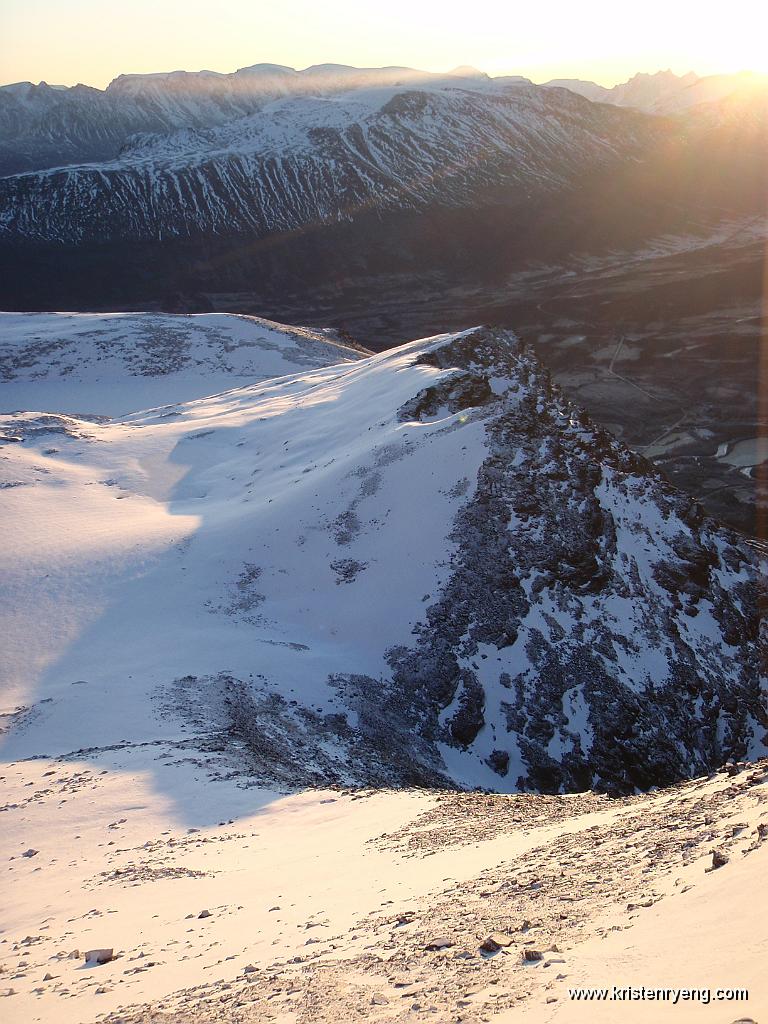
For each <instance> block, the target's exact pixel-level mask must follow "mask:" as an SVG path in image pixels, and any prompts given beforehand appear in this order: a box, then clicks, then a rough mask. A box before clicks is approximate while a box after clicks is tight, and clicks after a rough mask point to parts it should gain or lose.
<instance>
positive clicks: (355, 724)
mask: <svg viewBox="0 0 768 1024" xmlns="http://www.w3.org/2000/svg"><path fill="white" fill-rule="evenodd" d="M2 433H3V440H2V456H3V461H2V467H3V470H2V471H3V476H4V479H3V487H2V490H0V497H1V498H2V502H3V505H4V512H3V516H4V521H5V522H6V523H7V524H8V526H7V536H8V541H7V543H6V545H5V548H4V551H3V553H2V560H3V572H4V576H5V578H6V579H7V581H8V586H7V588H6V589H7V602H8V603H7V605H6V607H5V611H4V612H3V630H4V635H6V636H7V637H10V638H12V639H11V643H10V645H9V646H10V651H9V652H8V657H7V665H8V669H9V675H10V678H9V680H8V684H7V685H8V687H9V690H8V692H9V693H10V694H15V700H16V703H17V705H18V707H17V710H16V712H15V713H14V715H12V716H11V722H12V725H13V727H12V729H11V731H10V732H9V734H8V736H7V737H6V740H5V752H6V754H7V756H9V757H24V756H29V755H30V754H31V753H32V752H33V751H37V752H39V750H40V745H41V742H42V740H41V737H42V736H43V734H44V735H45V736H47V737H48V739H47V740H46V742H47V743H48V744H49V745H50V744H51V743H54V742H55V746H56V752H58V753H65V752H68V751H77V750H81V749H84V748H90V747H93V746H99V747H103V746H104V745H108V744H110V743H115V742H118V741H120V740H121V738H124V737H126V736H128V737H130V738H131V739H132V741H133V740H135V741H142V742H144V741H150V740H152V739H153V737H155V736H157V735H162V734H163V733H164V732H167V728H168V725H167V722H168V720H169V718H170V719H171V720H173V721H176V722H184V721H189V722H191V721H193V720H194V721H197V722H200V723H206V728H209V729H212V730H213V731H214V732H215V733H216V735H217V736H228V737H229V740H227V741H226V742H232V743H235V744H237V745H239V746H238V749H244V750H245V751H246V752H247V755H248V756H249V757H250V758H251V762H252V764H253V766H254V771H255V772H256V773H257V775H258V776H259V777H260V778H262V779H266V780H272V781H273V782H279V783H280V784H281V785H303V784H316V783H318V782H324V783H328V782H334V783H343V784H346V783H348V782H358V783H359V782H363V783H374V784H386V783H397V784H403V783H411V784H412V783H419V784H423V783H429V782H432V783H437V784H440V785H446V784H448V785H457V786H470V787H471V786H477V785H480V786H484V787H488V788H492V789H498V790H501V791H514V790H516V789H533V790H544V791H547V792H557V791H572V790H579V789H585V788H589V787H594V788H597V789H603V790H607V791H609V792H632V791H633V790H634V789H635V788H647V787H649V786H652V785H659V784H664V783H668V782H671V781H673V780H675V779H679V778H683V777H690V776H692V775H695V774H700V773H701V772H705V771H707V770H709V769H710V768H711V767H713V766H717V765H719V764H721V763H722V762H723V761H725V760H726V759H727V758H728V757H734V758H741V757H744V756H749V757H757V756H760V755H761V754H762V753H764V751H765V749H766V742H768V741H767V739H766V727H767V726H768V715H766V709H765V705H764V699H765V692H764V688H763V686H762V683H761V680H762V679H764V677H763V675H762V673H763V671H764V665H762V663H761V650H762V649H763V647H762V646H761V645H763V644H764V637H763V636H761V633H760V631H761V629H764V628H765V626H764V623H761V619H760V615H759V604H760V600H761V593H762V590H761V587H762V582H761V575H760V573H761V569H760V563H759V559H758V556H757V554H756V553H755V551H754V550H753V549H752V548H750V546H749V545H748V544H747V543H746V542H745V541H743V540H742V539H740V538H739V537H738V536H737V535H735V534H734V533H732V532H730V531H727V530H724V529H721V528H719V527H718V526H717V525H716V524H714V523H713V522H711V521H709V520H706V519H705V518H704V517H703V516H702V514H701V512H700V510H699V509H698V507H697V506H696V505H695V503H693V502H692V501H691V500H690V499H687V498H685V497H683V496H682V495H680V494H679V493H677V492H676V491H674V490H673V489H672V488H671V487H670V486H669V485H668V484H667V483H666V482H665V481H664V480H663V479H662V478H661V477H659V476H658V474H656V473H655V472H654V471H653V470H652V469H651V468H650V466H649V465H648V464H647V463H645V462H644V461H643V460H642V459H640V458H638V457H637V456H635V455H633V454H632V453H630V452H629V451H627V450H626V449H624V448H622V446H621V445H619V444H618V443H617V442H616V441H615V440H613V439H612V438H611V437H610V436H609V435H608V434H607V433H606V432H605V431H603V430H601V429H599V428H596V427H595V426H594V425H592V424H591V423H590V422H589V421H588V419H587V418H586V417H584V416H583V415H581V414H579V413H578V411H577V410H576V409H574V408H573V406H572V405H570V403H568V402H567V401H566V400H565V399H564V398H563V396H562V395H561V394H560V393H559V391H558V390H557V389H556V388H554V387H553V386H552V384H551V382H550V381H549V378H548V375H547V373H546V372H545V371H544V370H543V369H542V367H541V366H540V364H538V362H537V361H536V360H535V359H534V358H533V356H532V355H531V354H530V353H528V352H527V351H526V350H525V349H524V348H523V347H522V346H521V345H520V344H519V342H518V341H517V340H516V339H515V337H514V336H513V335H511V334H509V333H507V332H503V331H494V330H489V329H473V330H469V331H465V332H463V333H461V334H456V335H446V336H440V337H437V338H430V339H425V340H421V341H417V342H412V343H410V344H407V345H404V346H401V347H400V348H398V349H394V350H391V351H388V352H386V353H384V354H382V355H378V356H373V357H369V358H366V359H357V360H355V361H352V362H347V363H342V364H337V365H332V366H326V367H320V368H314V369H313V368H307V369H302V370H301V371H300V372H298V373H294V374H292V375H289V376H285V377H281V378H278V379H272V380H267V381H263V382H262V383H258V384H254V385H250V386H247V387H239V388H236V389H235V390H228V391H226V392H224V393H222V394H219V395H215V396H212V397H209V398H205V399H199V400H194V401H191V402H186V403H182V404H172V405H168V406H161V407H158V408H155V409H152V410H150V411H147V412H136V413H133V414H131V415H128V416H124V417H122V418H120V419H115V420H112V421H95V420H93V419H87V420H86V419H82V418H78V417H77V416H74V415H70V414H64V413H61V414H59V415H52V414H48V415H45V414H40V413H33V412H30V413H21V414H17V415H13V416H9V417H5V418H4V420H3V423H2ZM19 438H20V439H21V440H18V439H19ZM33 637H34V638H35V640H36V642H37V645H38V646H37V650H38V653H37V655H36V662H35V665H34V666H33V667H32V669H31V668H30V660H29V651H30V649H32V646H33V644H32V638H33ZM723 651H726V652H727V662H724V659H723ZM75 682H78V683H80V684H81V685H77V686H73V683H75ZM11 699H14V698H11ZM157 716H160V717H159V718H158V717H157ZM14 723H15V724H14ZM54 723H55V728H53V725H54ZM163 723H165V724H163ZM53 737H55V741H54V739H53ZM216 742H217V743H218V742H221V740H217V741H216ZM48 752H49V753H52V752H53V751H52V750H50V751H48Z"/></svg>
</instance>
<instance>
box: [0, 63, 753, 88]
mask: <svg viewBox="0 0 768 1024" xmlns="http://www.w3.org/2000/svg"><path fill="white" fill-rule="evenodd" d="M260 64H262V65H265V66H266V65H273V66H275V67H285V68H287V69H289V70H291V71H297V72H303V71H308V70H309V69H310V68H312V67H324V66H329V65H331V66H332V65H335V66H338V67H356V68H361V69H362V68H368V67H382V68H387V67H403V68H407V70H409V71H426V72H429V73H431V74H445V75H449V74H451V73H452V72H453V71H455V70H458V69H459V68H467V67H474V65H470V64H466V63H464V64H457V65H454V67H452V68H427V67H419V66H411V65H404V64H397V63H395V62H392V61H390V62H387V63H384V64H377V65H367V64H341V63H339V62H337V61H323V60H318V61H315V62H314V63H312V64H308V65H306V67H293V66H291V65H288V64H278V63H277V62H276V61H269V60H263V61H254V62H252V63H251V64H244V65H241V67H238V68H230V69H220V68H212V67H200V68H181V67H179V68H176V67H173V68H170V67H169V68H162V69H155V70H153V71H119V72H117V73H116V74H115V75H113V76H112V77H111V78H108V79H107V80H106V81H103V82H99V83H98V84H95V83H94V82H84V81H70V82H62V81H53V80H49V79H47V78H45V77H43V78H40V79H37V80H35V79H32V78H16V79H14V80H13V81H10V80H9V81H5V80H3V81H0V88H4V87H5V86H8V85H20V84H22V83H25V82H30V83H31V84H32V85H48V86H50V87H51V88H54V89H71V88H73V87H74V86H76V85H85V86H88V87H90V88H93V89H100V90H104V89H106V88H107V87H108V86H109V85H110V83H111V82H113V81H115V79H117V78H119V77H121V76H128V77H142V76H146V77H151V76H153V75H155V76H157V77H161V76H163V75H172V74H176V73H183V74H191V75H194V74H206V73H208V74H217V75H222V76H226V75H230V74H234V73H235V72H237V71H239V70H242V69H244V68H249V67H254V66H258V65H260ZM475 70H477V71H479V72H480V73H483V74H487V75H489V77H491V78H503V77H505V76H520V77H522V78H529V79H530V80H531V81H532V82H533V83H534V85H542V84H544V83H545V82H550V81H558V80H562V81H576V80H579V81H590V82H594V83H595V84H596V85H599V86H603V87H604V88H607V89H610V88H612V87H613V86H616V85H622V84H623V83H625V82H627V81H629V80H630V79H632V78H634V77H635V76H636V75H648V76H649V77H653V76H654V75H659V74H664V73H665V72H670V71H671V72H672V73H673V74H675V75H677V76H678V77H683V76H685V75H687V74H694V75H697V77H699V78H705V77H708V76H709V75H729V74H744V75H750V74H754V75H762V74H766V72H760V71H756V70H755V69H754V68H734V69H727V70H720V71H709V72H707V73H706V75H705V74H701V73H700V72H698V71H697V70H696V68H687V69H686V70H678V69H675V68H669V67H665V68H661V67H659V68H655V69H654V70H646V69H644V68H639V69H637V70H636V71H632V72H630V73H629V74H628V75H627V76H626V77H625V78H618V79H616V80H606V79H602V80H601V79H600V78H596V77H593V78H585V77H584V76H579V75H569V74H552V75H550V76H549V77H542V76H539V77H538V78H534V77H532V76H531V75H525V74H523V73H522V72H521V71H519V70H517V69H514V68H511V69H509V70H504V71H496V72H490V71H486V70H485V68H476V69H475Z"/></svg>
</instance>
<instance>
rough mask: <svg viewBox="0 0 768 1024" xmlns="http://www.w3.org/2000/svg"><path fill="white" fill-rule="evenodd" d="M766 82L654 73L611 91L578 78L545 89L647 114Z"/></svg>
mask: <svg viewBox="0 0 768 1024" xmlns="http://www.w3.org/2000/svg"><path fill="white" fill-rule="evenodd" d="M766 82H768V76H766V75H759V74H756V73H754V72H750V71H745V72H742V73H740V74H732V75H707V76H705V77H703V78H702V77H700V76H699V75H696V74H694V73H693V72H692V71H689V72H688V74H687V75H676V74H674V72H672V71H657V72H656V73H655V74H652V75H648V74H638V75H635V76H634V77H633V78H630V79H629V81H627V82H622V83H621V84H620V85H614V86H613V87H612V88H607V87H606V86H603V85H598V84H597V83H596V82H588V81H582V80H581V79H578V78H557V79H552V81H550V82H546V83H545V86H546V87H547V88H562V89H570V91H571V92H577V93H579V95H581V96H585V97H586V98H587V99H588V100H592V102H594V103H613V104H615V105H616V106H618V107H635V108H636V109H637V110H644V111H645V112H646V113H649V114H679V113H682V112H683V111H687V110H691V109H692V108H694V107H697V106H701V105H702V104H707V103H715V102H717V101H718V100H724V99H727V98H728V97H729V96H734V95H736V94H743V93H748V92H750V91H753V90H759V89H765V87H766Z"/></svg>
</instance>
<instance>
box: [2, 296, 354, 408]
mask: <svg viewBox="0 0 768 1024" xmlns="http://www.w3.org/2000/svg"><path fill="white" fill-rule="evenodd" d="M360 357H361V352H360V351H357V350H356V349H353V348H350V347H349V346H346V345H343V344H340V343H339V342H338V341H337V340H336V339H335V335H334V333H333V332H324V331H313V330H309V329H308V328H305V327H286V326H284V325H282V324H275V323H272V322H270V321H269V320H262V319H260V318H258V317H251V316H236V315H231V314H228V313H208V314H202V315H189V316H187V315H173V314H168V313H0V410H6V411H9V410H21V409H45V410H46V411H48V412H67V413H96V414H99V415H110V416H119V415H122V414H125V413H128V412H133V411H135V410H136V409H139V408H144V409H146V408H149V407H150V406H153V405H159V404H166V403H167V402H170V401H189V400H191V399H193V398H202V397H204V396H205V395H210V394H211V393H212V392H213V391H215V390H217V389H221V390H225V389H226V388H230V387H233V386H235V385H238V384H242V383H253V382H254V381H257V380H266V379H268V378H270V377H280V376H283V375H285V374H289V373H295V372H296V370H298V369H302V368H307V369H310V368H313V367H317V366H327V365H328V364H329V363H338V362H339V361H340V360H345V359H359V358H360Z"/></svg>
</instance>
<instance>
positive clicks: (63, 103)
mask: <svg viewBox="0 0 768 1024" xmlns="http://www.w3.org/2000/svg"><path fill="white" fill-rule="evenodd" d="M469 70H472V69H469ZM472 74H473V75H474V76H475V77H480V72H477V71H472ZM457 76H458V77H460V78H466V77H467V69H460V68H459V69H457V70H456V72H449V73H448V74H447V75H437V74H430V73H429V72H426V71H416V70H414V69H412V68H399V67H386V68H352V67H347V66H345V65H339V64H321V65H316V66H314V67H310V68H306V69H305V70H303V71H296V70H294V69H293V68H288V67H283V66H280V65H276V64H256V65H254V66H253V67H247V68H240V70H239V71H236V72H234V73H232V74H228V75H227V74H218V73H216V72H213V71H199V72H191V73H190V72H186V71H173V72H169V73H161V74H149V75H120V76H119V77H118V78H116V79H115V80H114V81H113V82H111V83H110V85H109V86H108V87H107V88H106V89H105V90H101V89H93V88H91V87H89V86H87V85H76V86H73V87H72V88H62V87H54V86H49V85H47V84H46V83H45V82H40V83H39V84H38V85H33V84H32V83H31V82H17V83H15V84H14V85H6V86H2V87H0V174H13V173H16V172H18V171H27V170H37V169H40V168H44V167H56V166H60V165H61V164H68V163H81V162H82V161H84V160H104V159H110V158H112V157H114V156H116V155H117V154H118V152H119V151H120V149H121V147H122V146H123V145H124V144H125V142H126V141H127V139H128V138H129V137H130V136H131V135H133V134H134V133H136V132H167V131H173V130H174V129H176V128H206V127H211V126H212V125H217V124H222V123H224V122H225V121H228V120H231V119H233V118H238V117H243V116H245V115H247V114H252V113H253V112H254V111H255V110H258V109H259V108H260V107H261V106H262V105H263V104H264V103H265V102H267V101H269V100H272V99H275V98H277V97H279V96H291V95H294V96H296V95H304V96H306V95H314V96H324V95H329V94H333V93H336V92H340V91H346V90H349V89H356V88H370V87H378V86H392V85H397V84H399V85H414V84H417V83H420V82H430V81H431V82H434V81H440V80H441V79H444V78H454V77H457Z"/></svg>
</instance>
